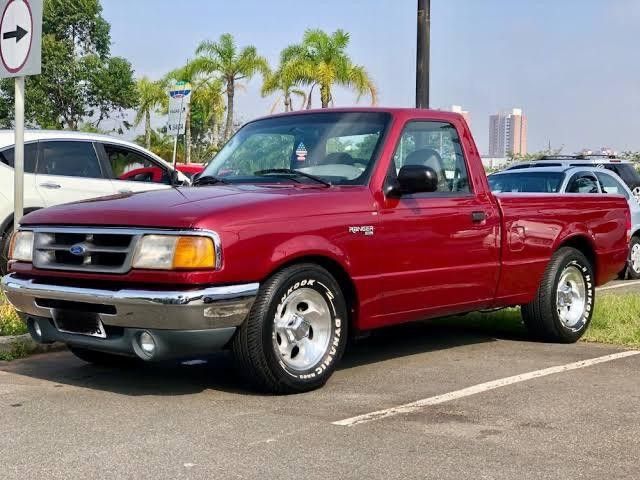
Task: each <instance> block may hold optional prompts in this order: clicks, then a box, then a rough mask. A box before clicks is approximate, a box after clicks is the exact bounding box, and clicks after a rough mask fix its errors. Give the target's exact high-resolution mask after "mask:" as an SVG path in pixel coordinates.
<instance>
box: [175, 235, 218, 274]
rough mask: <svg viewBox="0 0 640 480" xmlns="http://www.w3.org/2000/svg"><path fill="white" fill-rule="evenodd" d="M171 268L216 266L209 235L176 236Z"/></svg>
mask: <svg viewBox="0 0 640 480" xmlns="http://www.w3.org/2000/svg"><path fill="white" fill-rule="evenodd" d="M173 268H174V269H176V270H185V269H188V270H193V269H198V268H216V253H215V247H214V245H213V240H212V239H211V238H209V237H195V236H193V237H191V236H189V237H178V241H177V243H176V247H175V252H174V254H173Z"/></svg>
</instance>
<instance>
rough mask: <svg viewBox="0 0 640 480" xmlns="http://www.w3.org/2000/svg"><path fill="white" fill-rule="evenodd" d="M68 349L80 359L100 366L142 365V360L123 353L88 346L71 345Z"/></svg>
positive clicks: (126, 366) (127, 366)
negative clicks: (106, 351) (100, 350)
mask: <svg viewBox="0 0 640 480" xmlns="http://www.w3.org/2000/svg"><path fill="white" fill-rule="evenodd" d="M69 350H70V351H71V353H73V354H74V355H75V356H76V357H78V358H79V359H80V360H83V361H85V362H87V363H92V364H94V365H99V366H101V367H111V368H131V367H137V366H140V365H142V363H143V361H142V360H140V359H139V358H136V357H126V356H124V355H114V354H111V353H105V352H99V351H97V350H90V349H88V348H80V347H72V346H69Z"/></svg>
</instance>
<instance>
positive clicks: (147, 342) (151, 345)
mask: <svg viewBox="0 0 640 480" xmlns="http://www.w3.org/2000/svg"><path fill="white" fill-rule="evenodd" d="M140 348H141V349H142V351H143V352H144V353H146V354H149V355H153V353H154V352H155V351H156V342H155V341H154V340H153V337H152V336H151V334H150V333H149V332H142V333H141V334H140Z"/></svg>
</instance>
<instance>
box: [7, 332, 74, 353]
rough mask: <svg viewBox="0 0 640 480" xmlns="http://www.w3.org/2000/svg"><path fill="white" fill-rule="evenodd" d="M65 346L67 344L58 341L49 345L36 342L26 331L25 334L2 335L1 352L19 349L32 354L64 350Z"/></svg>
mask: <svg viewBox="0 0 640 480" xmlns="http://www.w3.org/2000/svg"><path fill="white" fill-rule="evenodd" d="M65 348H66V345H65V344H64V343H57V342H56V343H52V344H49V345H43V344H40V343H36V342H34V341H33V339H32V338H31V335H29V334H28V333H25V334H24V335H13V336H8V337H0V353H11V352H13V351H16V350H18V349H19V350H22V351H26V352H27V353H30V354H32V353H45V352H55V351H58V350H64V349H65Z"/></svg>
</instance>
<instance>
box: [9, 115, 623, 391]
mask: <svg viewBox="0 0 640 480" xmlns="http://www.w3.org/2000/svg"><path fill="white" fill-rule="evenodd" d="M630 227H631V222H630V216H629V208H628V205H627V202H626V199H625V198H624V197H622V196H618V195H589V194H585V195H582V194H563V195H554V194H498V195H493V194H492V193H491V191H490V189H489V185H488V183H487V178H486V176H485V173H484V169H483V167H482V164H481V161H480V156H479V154H478V149H477V148H476V145H475V143H474V141H473V138H472V136H471V132H470V131H469V129H468V127H467V125H466V123H465V122H464V120H463V118H462V117H461V116H459V115H457V114H454V113H447V112H440V111H429V110H415V109H359V108H358V109H345V110H325V111H305V112H295V113H290V114H285V115H280V116H274V117H269V118H264V119H259V120H255V121H253V122H250V123H249V124H247V125H246V126H244V127H243V128H242V129H241V130H240V131H239V132H238V133H237V134H236V136H235V137H234V139H233V141H231V142H229V143H228V144H227V145H226V146H225V147H224V148H223V149H222V150H221V151H220V152H219V154H218V155H217V156H216V157H215V158H214V159H213V160H212V162H211V163H210V164H209V165H208V166H207V168H206V169H205V171H204V172H203V173H202V174H201V175H200V176H199V178H198V179H197V181H196V182H195V186H194V187H190V188H179V189H170V190H166V191H151V192H145V193H137V194H133V195H130V196H128V197H127V198H103V199H98V200H94V201H89V202H84V203H77V204H70V205H64V206H60V207H53V208H49V209H45V210H39V211H36V212H34V213H30V214H29V215H27V216H26V217H25V218H24V219H23V221H22V222H21V229H20V231H19V232H17V233H16V234H15V235H14V237H13V241H12V248H11V258H12V260H11V262H10V269H11V272H12V273H10V274H9V275H7V276H5V277H4V278H3V280H2V285H3V288H4V290H5V292H6V295H7V297H8V298H9V299H10V301H11V303H13V304H14V305H15V306H16V307H17V309H18V310H19V311H20V312H21V314H22V316H23V318H24V319H25V320H26V321H27V322H28V326H29V331H30V332H31V335H32V336H33V338H34V339H35V340H36V341H39V342H44V343H47V342H53V341H61V342H65V343H67V344H68V345H69V348H70V349H71V351H72V352H73V353H74V354H76V355H77V356H78V357H80V358H82V359H85V360H87V361H89V362H95V363H102V364H116V363H117V364H120V365H122V364H123V362H124V361H125V360H129V361H134V360H136V361H139V360H140V359H143V360H149V361H153V360H161V359H167V358H185V357H194V356H199V355H202V354H206V353H208V352H211V351H213V350H215V349H219V348H226V347H229V348H231V349H232V350H233V352H234V354H235V356H236V358H237V359H238V362H239V364H240V366H241V370H242V371H243V372H244V373H246V374H247V376H248V377H249V378H250V379H251V380H252V381H253V382H254V384H255V385H256V386H258V387H259V388H261V389H264V390H268V391H271V392H279V393H281V392H301V391H307V390H310V389H313V388H317V387H319V386H321V385H323V384H324V383H325V382H326V381H327V379H328V378H329V377H330V375H331V374H332V372H333V371H334V370H335V368H336V365H337V364H338V362H339V360H340V358H341V356H342V354H343V352H344V350H345V347H346V344H347V334H348V333H349V332H359V331H366V330H370V329H374V328H379V327H384V326H388V325H394V324H399V323H403V322H411V321H417V320H423V319H427V318H432V317H438V316H447V315H454V314H459V313H464V312H470V311H474V310H482V309H494V308H500V307H508V306H516V305H521V306H522V316H523V319H524V322H525V323H526V325H527V326H528V327H529V329H530V331H531V333H532V334H533V335H534V336H535V337H537V338H542V339H545V340H548V341H555V342H561V343H568V342H575V341H577V340H578V339H579V338H580V337H581V336H582V335H583V334H584V332H585V330H586V329H587V327H588V325H589V322H590V320H591V316H592V313H593V309H594V303H595V298H596V294H595V287H596V286H597V285H601V284H603V283H605V282H607V281H609V280H611V279H612V278H615V277H616V275H617V274H618V272H619V271H620V270H621V269H622V268H623V267H624V265H625V262H626V259H627V253H628V245H629V235H630Z"/></svg>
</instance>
